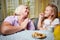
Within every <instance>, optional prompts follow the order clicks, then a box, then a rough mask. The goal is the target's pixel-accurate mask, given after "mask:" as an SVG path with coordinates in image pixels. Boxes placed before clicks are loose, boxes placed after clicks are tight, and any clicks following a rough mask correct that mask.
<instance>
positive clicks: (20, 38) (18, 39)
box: [0, 30, 54, 40]
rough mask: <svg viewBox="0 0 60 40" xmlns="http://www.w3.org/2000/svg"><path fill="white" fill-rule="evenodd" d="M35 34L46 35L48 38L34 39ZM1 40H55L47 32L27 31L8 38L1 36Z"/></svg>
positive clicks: (51, 34)
mask: <svg viewBox="0 0 60 40" xmlns="http://www.w3.org/2000/svg"><path fill="white" fill-rule="evenodd" d="M33 32H39V33H43V34H46V36H47V37H46V38H44V39H37V38H33V37H32V33H33ZM0 40H54V35H53V33H52V32H49V31H47V30H33V31H32V30H25V31H21V32H18V33H15V34H12V35H8V36H3V35H0Z"/></svg>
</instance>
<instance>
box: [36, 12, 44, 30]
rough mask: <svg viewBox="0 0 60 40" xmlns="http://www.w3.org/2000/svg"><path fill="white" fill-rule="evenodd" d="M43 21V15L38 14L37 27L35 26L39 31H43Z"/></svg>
mask: <svg viewBox="0 0 60 40" xmlns="http://www.w3.org/2000/svg"><path fill="white" fill-rule="evenodd" d="M43 19H44V14H43V13H40V15H39V20H38V25H37V28H38V29H39V30H41V29H43Z"/></svg>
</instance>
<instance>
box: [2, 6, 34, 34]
mask: <svg viewBox="0 0 60 40" xmlns="http://www.w3.org/2000/svg"><path fill="white" fill-rule="evenodd" d="M28 14H29V9H28V6H26V5H20V6H18V7H17V8H16V9H15V12H14V15H13V16H8V17H7V18H6V19H5V20H4V21H3V23H2V27H1V32H2V34H12V33H16V32H18V31H21V30H25V29H27V30H35V27H34V25H33V22H32V21H31V20H30V19H29V18H28Z"/></svg>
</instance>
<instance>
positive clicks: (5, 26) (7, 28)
mask: <svg viewBox="0 0 60 40" xmlns="http://www.w3.org/2000/svg"><path fill="white" fill-rule="evenodd" d="M23 25H24V24H22V25H20V26H18V27H17V26H12V25H11V24H10V23H9V22H3V23H2V26H1V32H2V34H12V33H15V32H18V31H21V30H22V29H24V28H25V26H23Z"/></svg>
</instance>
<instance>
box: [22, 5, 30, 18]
mask: <svg viewBox="0 0 60 40" xmlns="http://www.w3.org/2000/svg"><path fill="white" fill-rule="evenodd" d="M21 11H22V15H23V16H24V17H27V16H28V14H29V9H28V7H27V6H24V7H23V8H22V10H21Z"/></svg>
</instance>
